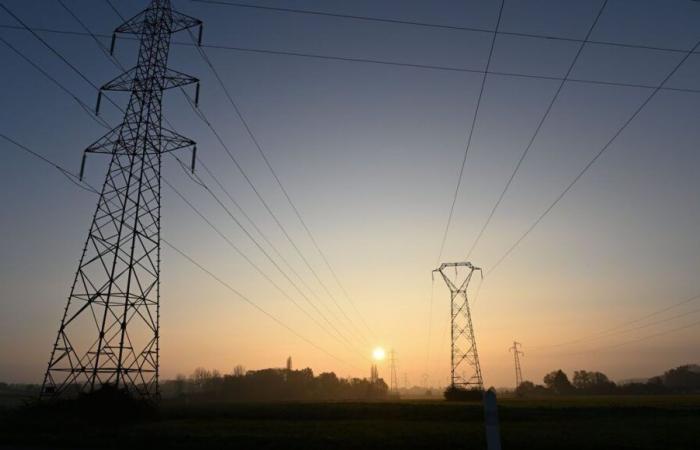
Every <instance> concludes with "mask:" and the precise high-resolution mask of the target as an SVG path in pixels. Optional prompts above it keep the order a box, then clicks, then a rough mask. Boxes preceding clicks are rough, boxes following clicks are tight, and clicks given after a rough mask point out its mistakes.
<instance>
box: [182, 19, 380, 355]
mask: <svg viewBox="0 0 700 450" xmlns="http://www.w3.org/2000/svg"><path fill="white" fill-rule="evenodd" d="M190 38H192V40H193V41H194V36H193V35H192V34H191V33H190ZM197 50H198V53H199V54H200V56H201V57H202V59H203V60H204V62H205V63H206V65H207V66H209V68H210V69H211V71H212V73H213V74H214V77H215V78H216V80H217V81H218V83H219V85H220V86H221V88H222V90H223V91H224V94H225V96H226V98H227V99H228V101H229V103H230V104H231V106H232V107H233V109H234V111H235V112H236V115H237V116H238V118H239V119H240V121H241V123H242V124H243V127H244V128H245V130H246V132H247V134H248V136H249V137H250V139H251V141H252V142H253V144H254V145H255V148H256V149H257V150H258V153H259V154H260V156H261V157H262V159H263V161H264V162H265V165H266V166H267V168H268V170H270V173H272V176H273V177H274V179H275V181H276V183H277V185H278V186H279V188H280V190H281V191H282V193H283V195H284V197H285V199H286V200H287V202H288V203H289V205H290V206H291V208H292V211H294V214H295V215H296V217H297V219H298V220H299V222H300V223H301V225H302V227H303V228H304V230H305V231H306V233H307V235H308V237H309V239H310V240H311V242H312V244H313V245H314V247H315V248H316V250H317V251H318V252H319V254H320V256H321V257H322V259H323V261H324V262H325V263H326V266H327V268H328V269H329V270H330V272H331V273H332V274H333V276H334V278H335V279H336V282H337V283H338V284H339V286H340V287H341V291H343V292H344V293H345V295H346V296H347V297H346V299H347V300H348V302H349V303H350V304H351V305H352V306H353V307H354V308H355V311H356V313H357V314H358V316H359V317H360V320H361V321H362V322H363V323H364V325H365V327H366V328H367V329H368V330H369V326H367V323H366V322H365V321H364V318H363V317H362V315H361V314H360V312H359V310H357V308H356V306H355V304H354V302H353V301H352V300H351V299H350V297H349V296H348V295H347V291H345V289H344V288H343V286H342V284H341V283H340V281H339V278H338V277H337V275H336V272H335V270H333V268H332V266H331V265H330V263H329V261H328V259H327V258H326V256H325V254H324V252H323V251H322V250H321V248H320V247H319V245H318V243H317V241H316V238H315V237H314V235H313V233H312V232H311V230H310V229H309V227H308V226H307V224H306V221H304V219H303V218H302V216H301V213H300V212H299V209H298V208H297V206H296V204H295V203H294V201H292V198H291V197H290V195H289V193H288V191H287V189H286V188H285V187H284V184H282V181H281V180H280V178H279V176H278V175H277V172H276V171H275V169H274V168H273V166H272V164H271V163H270V161H269V159H268V157H267V155H266V154H265V152H264V150H263V148H262V146H261V145H260V141H259V140H258V139H257V138H256V136H255V134H254V133H253V131H252V129H251V128H250V126H249V124H248V121H247V120H246V119H245V117H244V116H243V113H242V112H241V110H240V108H239V107H238V104H237V103H236V101H235V100H234V98H233V96H232V95H231V93H230V91H229V90H228V88H227V87H226V84H225V83H224V81H223V79H222V78H221V76H220V75H219V72H218V71H217V70H216V68H215V67H214V64H213V63H212V62H211V60H210V59H209V57H208V55H207V54H206V52H205V51H204V50H203V49H201V48H199V47H197ZM273 217H274V216H273ZM275 220H276V218H275ZM280 228H281V229H282V231H283V233H284V235H285V236H286V237H287V239H288V240H289V242H290V243H291V244H292V247H293V248H294V249H295V250H296V252H297V254H298V255H299V257H300V258H301V259H302V260H303V262H304V264H305V265H306V266H307V268H308V269H309V271H311V273H312V274H313V275H314V278H315V279H316V280H317V281H318V283H319V284H320V285H321V286H322V288H323V290H324V291H325V292H326V294H327V295H328V296H329V297H330V298H331V300H332V301H333V303H334V304H335V305H336V307H337V308H338V310H339V311H340V312H341V314H342V315H343V317H345V319H346V320H347V321H348V323H350V324H351V325H352V326H353V328H355V330H356V331H357V332H358V334H359V335H360V336H362V337H363V339H365V341H366V342H367V343H369V341H367V339H366V338H365V337H364V336H363V333H362V332H360V330H359V328H357V327H356V326H355V324H354V321H353V320H352V319H351V318H350V317H349V316H348V315H347V314H346V313H345V311H344V310H343V308H342V307H341V306H340V304H339V303H338V302H337V300H336V299H335V297H334V296H333V294H332V293H331V291H330V290H329V289H328V287H327V286H326V284H325V283H324V282H323V281H322V280H321V278H320V277H319V275H318V273H317V272H316V270H315V269H314V268H313V267H312V266H311V264H310V263H309V261H308V259H307V258H306V257H305V256H304V254H303V252H302V251H301V250H300V249H299V247H298V246H297V244H296V243H295V242H294V240H293V239H292V238H291V236H289V234H288V233H287V231H286V230H285V229H284V227H282V226H281V224H280ZM370 334H373V333H372V331H371V330H370Z"/></svg>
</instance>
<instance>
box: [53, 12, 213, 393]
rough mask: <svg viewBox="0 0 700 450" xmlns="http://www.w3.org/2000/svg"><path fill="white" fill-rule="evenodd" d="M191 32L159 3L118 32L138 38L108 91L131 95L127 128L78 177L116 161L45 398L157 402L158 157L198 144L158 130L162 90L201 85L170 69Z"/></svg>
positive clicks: (96, 147) (95, 147)
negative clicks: (109, 391)
mask: <svg viewBox="0 0 700 450" xmlns="http://www.w3.org/2000/svg"><path fill="white" fill-rule="evenodd" d="M192 27H200V30H201V22H200V21H199V20H197V19H194V18H192V17H189V16H186V15H184V14H180V13H177V12H175V11H173V10H172V8H171V4H170V0H152V1H151V3H150V5H149V6H148V8H147V9H145V10H144V11H142V12H141V13H139V14H137V15H136V16H134V17H133V18H131V19H129V20H127V21H126V22H125V23H124V24H122V25H121V26H120V27H118V28H117V29H116V30H115V36H116V34H117V33H129V34H135V35H138V36H139V37H140V46H139V54H138V63H137V65H136V66H135V67H134V68H133V69H131V70H128V71H126V72H125V73H124V74H122V75H120V76H119V77H117V78H115V79H114V80H113V81H110V82H109V83H107V84H105V85H104V86H103V88H102V89H103V90H116V91H130V92H131V95H130V99H129V103H128V106H127V108H126V111H125V113H124V120H123V122H122V123H121V124H120V125H119V126H117V127H116V128H114V129H113V130H111V131H109V132H108V133H107V134H106V135H105V136H104V137H102V138H101V139H99V140H98V141H97V142H95V143H94V144H92V145H91V146H89V147H88V148H87V149H86V150H85V154H84V155H83V165H82V166H81V177H82V172H83V169H84V164H85V155H86V154H87V153H105V154H109V155H111V162H110V164H109V169H108V171H107V176H106V178H105V181H104V184H103V186H102V190H101V193H100V198H99V200H98V203H97V208H96V210H95V214H94V216H93V218H92V224H91V226H90V231H89V234H88V237H87V240H86V242H85V246H84V248H83V252H82V256H81V258H80V262H79V265H78V270H77V272H76V275H75V279H74V281H73V285H72V287H71V290H70V295H69V297H68V302H67V304H66V307H65V310H64V313H63V318H62V319H61V325H60V327H59V330H58V334H57V337H56V341H55V343H54V345H53V350H52V351H51V357H50V359H49V364H48V368H47V370H46V374H45V377H44V383H43V386H42V391H41V393H42V394H41V395H42V397H51V398H53V397H58V396H65V395H69V394H71V393H76V392H90V391H93V390H95V389H98V388H100V387H102V386H103V385H107V384H110V385H113V386H116V387H118V388H121V389H126V390H128V391H129V392H130V393H132V394H134V395H136V396H139V397H145V398H158V396H159V386H158V368H159V317H160V198H161V192H160V184H161V156H162V154H163V153H165V152H171V151H174V150H178V149H184V148H192V150H193V152H194V145H195V144H194V142H193V141H191V140H189V139H187V138H185V137H183V136H180V135H178V134H177V133H175V132H174V131H171V130H167V129H164V128H163V127H162V126H161V121H162V110H161V106H162V99H163V91H164V90H165V89H169V88H173V87H179V86H184V85H186V84H191V83H198V80H197V79H196V78H193V77H189V76H187V75H184V74H182V73H179V72H175V71H172V70H169V69H168V68H167V62H168V53H169V49H170V38H171V35H172V33H175V32H177V31H181V30H185V29H188V28H192ZM112 43H113V44H114V39H113V41H112ZM113 46H114V45H113ZM113 46H112V47H113ZM100 95H101V91H100ZM99 99H100V96H98V108H99ZM193 160H194V158H193Z"/></svg>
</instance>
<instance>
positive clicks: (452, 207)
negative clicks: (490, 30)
mask: <svg viewBox="0 0 700 450" xmlns="http://www.w3.org/2000/svg"><path fill="white" fill-rule="evenodd" d="M505 3H506V1H505V0H501V7H500V8H499V10H498V19H497V20H496V32H498V27H499V26H500V25H501V17H502V16H503V6H504V5H505ZM495 46H496V34H495V33H494V35H493V37H492V38H491V47H490V48H489V56H488V59H487V60H486V69H485V72H484V75H483V76H482V78H481V87H480V88H479V96H478V97H477V99H476V108H475V109H474V116H473V117H472V123H471V127H470V128H469V134H468V137H467V145H466V148H465V149H464V157H463V158H462V165H461V166H460V168H459V176H458V177H457V186H456V187H455V192H454V195H453V197H452V204H451V205H450V212H449V214H448V215H447V224H446V225H445V232H444V233H443V235H442V242H441V243H440V251H439V252H438V257H437V262H436V265H437V264H440V259H441V258H442V252H443V250H444V249H445V242H446V241H447V234H448V233H449V231H450V224H451V223H452V215H453V214H454V210H455V203H457V196H458V195H459V188H460V186H461V185H462V177H463V175H464V166H465V164H466V162H467V155H468V154H469V149H470V148H471V146H472V136H474V129H475V128H476V120H477V118H478V116H479V107H480V106H481V98H482V97H483V95H484V86H485V85H486V77H487V74H488V71H489V67H490V66H491V58H492V57H493V49H494V47H495Z"/></svg>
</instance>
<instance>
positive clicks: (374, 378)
mask: <svg viewBox="0 0 700 450" xmlns="http://www.w3.org/2000/svg"><path fill="white" fill-rule="evenodd" d="M369 381H370V383H376V382H378V381H379V370H377V365H376V364H372V368H371V369H370V374H369Z"/></svg>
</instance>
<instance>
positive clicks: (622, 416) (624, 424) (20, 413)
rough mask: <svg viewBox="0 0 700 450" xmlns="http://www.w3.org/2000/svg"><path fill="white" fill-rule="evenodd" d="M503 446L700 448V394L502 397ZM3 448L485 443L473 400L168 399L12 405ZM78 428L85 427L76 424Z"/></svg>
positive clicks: (0, 429)
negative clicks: (85, 413) (130, 415)
mask: <svg viewBox="0 0 700 450" xmlns="http://www.w3.org/2000/svg"><path fill="white" fill-rule="evenodd" d="M499 403H500V410H499V413H500V418H501V427H502V439H503V448H505V449H593V448H595V449H602V448H616V449H618V448H619V449H622V448H628V449H660V448H663V449H695V448H697V443H698V442H700V396H616V397H612V396H611V397H606V396H597V397H580V396H579V397H563V398H560V397H556V398H555V397H552V398H538V399H515V398H504V399H501V400H500V402H499ZM3 415H4V417H2V422H1V424H0V436H1V437H0V448H3V447H2V445H4V446H8V447H7V448H22V447H23V446H31V447H38V448H47V447H48V448H54V447H70V448H76V447H83V448H110V447H111V448H127V447H144V446H146V447H150V446H158V447H161V448H182V449H185V448H192V449H194V448H238V449H241V448H265V449H276V448H285V449H302V448H303V449H327V448H334V449H368V448H370V449H375V448H376V449H412V448H415V449H427V448H454V449H472V448H474V449H477V448H478V449H482V448H485V447H486V443H485V437H484V430H483V412H482V409H481V405H479V404H476V403H446V402H442V401H408V400H406V401H395V402H374V403H343V402H333V403H331V402H328V403H245V404H242V403H215V402H213V403H199V404H184V403H181V402H176V401H164V402H163V403H162V404H161V405H160V407H159V408H158V410H157V411H155V412H154V413H153V414H151V415H148V417H144V418H141V419H138V420H123V419H121V418H119V417H114V416H113V415H112V416H106V417H104V418H102V419H101V418H99V417H92V418H90V419H89V420H87V422H86V420H85V418H84V417H83V418H79V417H78V416H79V415H61V414H52V413H50V412H49V411H46V410H45V409H44V408H38V409H37V408H34V409H32V408H29V409H27V408H24V409H22V408H20V409H16V408H13V409H9V410H5V412H4V413H3ZM76 430H80V433H75V431H76Z"/></svg>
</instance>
